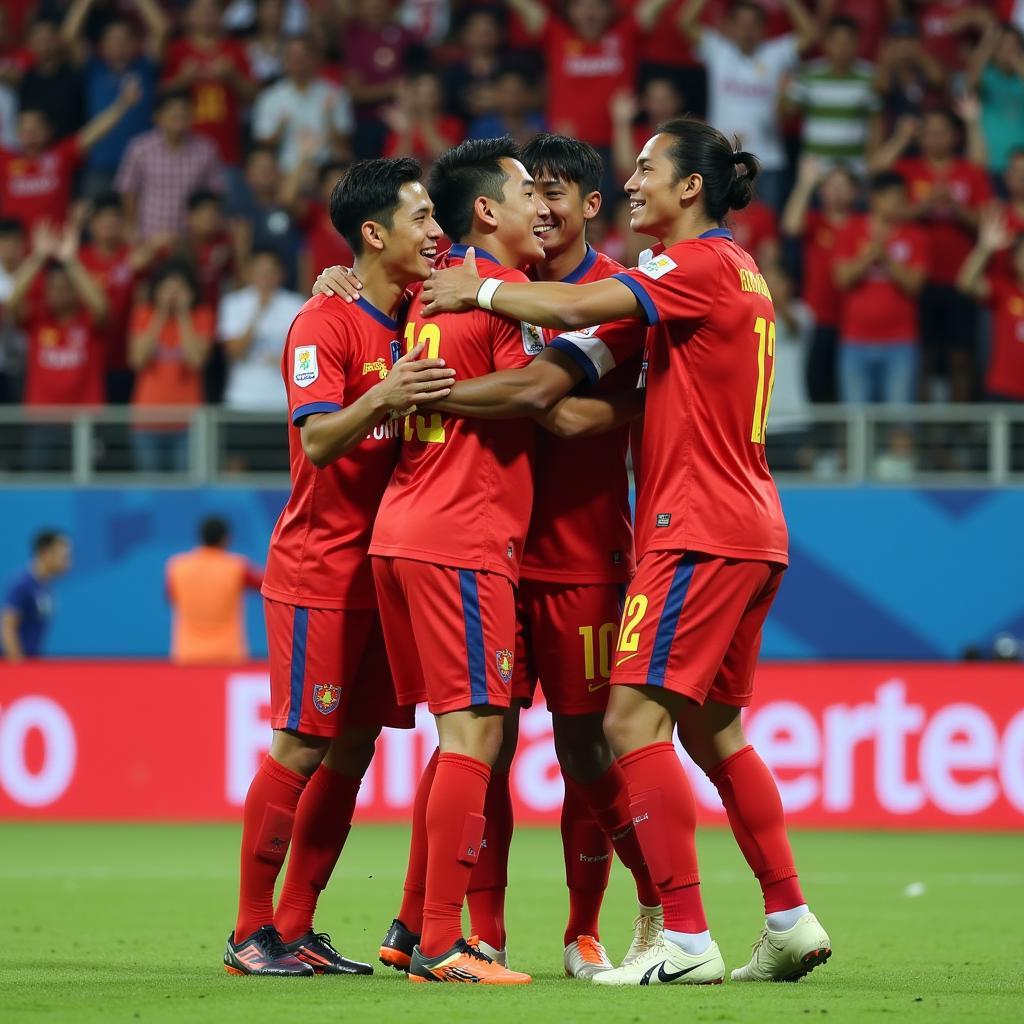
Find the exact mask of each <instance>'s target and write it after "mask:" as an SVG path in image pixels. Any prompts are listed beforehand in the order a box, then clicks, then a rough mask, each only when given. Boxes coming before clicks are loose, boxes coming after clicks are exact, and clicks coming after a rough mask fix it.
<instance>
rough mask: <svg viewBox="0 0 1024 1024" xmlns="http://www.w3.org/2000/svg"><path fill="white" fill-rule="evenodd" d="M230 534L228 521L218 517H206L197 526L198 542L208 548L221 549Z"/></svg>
mask: <svg viewBox="0 0 1024 1024" xmlns="http://www.w3.org/2000/svg"><path fill="white" fill-rule="evenodd" d="M230 533H231V527H230V526H228V521H227V520H226V519H223V518H221V517H220V516H207V517H206V518H205V519H204V520H203V521H202V522H201V523H200V524H199V540H200V541H201V542H202V543H203V544H205V545H206V547H208V548H219V547H223V546H224V543H225V542H226V541H227V539H228V534H230Z"/></svg>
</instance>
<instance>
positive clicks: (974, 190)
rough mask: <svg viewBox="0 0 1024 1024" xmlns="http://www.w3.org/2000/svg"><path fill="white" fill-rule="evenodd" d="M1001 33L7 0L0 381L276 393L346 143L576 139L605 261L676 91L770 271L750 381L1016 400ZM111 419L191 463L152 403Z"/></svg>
mask: <svg viewBox="0 0 1024 1024" xmlns="http://www.w3.org/2000/svg"><path fill="white" fill-rule="evenodd" d="M1022 29H1024V2H1022V0H989V2H987V3H972V2H970V0H817V2H816V3H814V4H813V5H805V3H804V2H802V0H757V2H753V0H739V2H730V0H639V2H625V0H623V2H621V3H619V4H618V5H616V4H615V3H614V2H613V0H567V2H565V3H562V2H556V0H547V2H544V0H504V2H500V0H498V2H493V0H492V2H490V3H484V2H475V0H464V2H459V0H450V2H449V0H395V2H391V0H360V2H358V3H357V2H354V0H231V2H229V3H221V2H220V0H39V2H33V0H9V2H7V3H5V4H4V5H3V6H2V7H0V304H2V308H3V328H2V335H0V395H2V400H3V401H6V402H23V403H25V404H26V405H31V406H50V407H53V406H62V407H63V406H73V405H77V404H97V403H102V402H110V403H129V402H130V403H132V404H133V405H135V406H137V407H139V408H153V407H159V406H163V405H169V406H189V405H196V404H199V403H202V402H207V401H209V402H222V403H223V404H224V405H225V406H226V407H227V408H229V409H237V410H255V411H267V412H273V411H276V410H283V409H284V401H285V397H284V390H283V388H282V386H281V381H280V369H279V362H280V353H281V349H282V346H283V343H284V338H285V334H286V331H287V327H288V325H289V323H290V321H291V319H292V317H293V316H294V314H295V313H296V311H297V310H298V309H299V307H300V306H301V305H302V302H303V301H304V296H306V295H308V293H309V287H310V285H311V282H312V280H313V278H314V277H315V275H316V272H317V271H318V270H319V269H320V268H322V267H324V266H327V265H330V264H336V263H346V262H347V261H349V260H350V258H351V253H350V252H349V250H348V249H347V246H346V245H345V243H344V241H343V240H342V239H341V238H340V237H339V236H338V235H337V234H336V232H335V231H334V230H333V228H332V227H331V224H330V221H329V218H328V216H327V211H326V204H325V198H326V195H327V193H329V191H330V188H331V187H332V186H333V184H334V182H335V181H336V180H337V179H338V177H339V176H340V175H341V173H342V172H343V170H344V168H345V167H346V166H347V165H348V164H349V163H350V162H351V161H352V160H353V159H357V158H361V157H371V156H377V155H382V154H383V155H410V156H414V157H416V158H418V159H420V160H421V161H422V162H423V163H424V164H426V165H429V164H430V163H431V162H432V161H433V160H434V159H435V158H436V157H437V156H438V155H439V154H440V153H442V152H443V151H444V150H445V149H446V148H448V147H449V146H450V145H452V144H453V143H455V142H458V141H459V140H461V139H462V138H464V137H481V138H483V137H493V136H499V135H504V134H510V135H512V136H513V137H514V138H515V139H516V140H517V141H520V142H525V141H526V140H528V139H529V138H530V137H532V136H533V135H535V134H536V133H537V132H540V131H545V130H548V131H553V132H557V133H562V134H567V135H571V136H573V137H576V138H580V139H585V140H587V141H589V142H591V143H592V144H593V145H594V146H596V147H597V148H598V150H599V151H600V152H601V153H602V155H603V156H604V158H605V163H606V179H605V182H604V192H605V195H606V197H609V196H610V197H612V201H606V204H605V211H606V215H605V216H604V217H602V218H601V219H600V220H599V221H598V222H596V223H595V224H594V226H593V228H592V230H591V240H592V241H593V243H594V244H595V245H596V246H597V247H598V248H600V249H602V250H603V251H605V252H607V253H608V254H609V255H611V256H612V257H614V258H616V259H619V260H621V261H622V262H624V263H627V264H632V263H633V262H635V261H636V259H637V258H638V256H639V253H640V250H641V249H642V248H643V247H644V246H645V245H647V244H649V242H648V241H647V240H644V239H641V238H636V237H632V236H630V234H629V232H628V229H627V228H626V227H625V224H626V221H627V216H626V211H625V204H624V203H621V202H618V201H617V197H618V196H620V195H621V183H622V181H624V180H625V178H626V177H627V176H628V175H629V173H630V171H631V169H632V166H633V161H634V158H635V155H636V152H637V150H638V148H639V147H640V145H641V144H642V142H643V140H644V139H645V138H646V137H647V136H648V134H649V133H650V132H651V129H652V127H653V126H654V125H656V124H657V123H658V122H660V121H662V120H663V119H666V118H668V117H671V116H673V115H676V114H678V113H680V112H684V111H689V112H692V113H693V114H695V115H696V116H700V117H706V118H707V119H708V120H709V121H710V122H711V123H713V124H714V125H715V126H716V127H718V128H720V129H721V130H722V131H724V132H726V133H727V134H729V135H733V134H735V135H737V136H739V138H740V139H741V141H742V145H743V147H744V148H745V149H748V150H751V151H753V152H754V153H756V154H757V155H758V157H759V158H760V160H761V163H762V170H763V173H762V175H761V178H760V179H759V193H760V194H759V198H758V199H757V200H756V201H755V202H754V203H753V204H752V205H751V206H750V207H748V208H747V209H746V210H743V211H741V212H739V213H736V214H734V215H733V216H731V217H730V227H731V228H732V230H733V232H734V234H735V236H736V239H737V241H738V242H740V244H741V245H743V246H744V247H745V248H747V249H748V250H749V251H750V252H751V253H752V254H754V256H755V257H756V259H757V260H758V261H759V264H760V266H761V267H762V269H763V271H764V274H765V277H766V278H767V280H768V282H769V285H770V287H771V290H772V293H773V295H774V298H775V305H776V312H777V322H778V344H779V345H780V350H781V352H782V353H784V354H785V356H784V358H782V359H780V367H781V369H780V373H779V376H778V379H777V380H776V385H775V387H776V397H775V406H776V408H778V409H779V410H780V411H781V410H783V409H790V410H793V409H799V408H800V407H801V406H803V405H804V404H805V403H806V402H808V401H811V402H830V401H837V400H840V401H849V402H861V401H899V402H903V401H916V400H935V399H944V400H953V401H972V400H978V399H986V398H996V399H1002V400H1020V399H1024V246H1022V245H1021V244H1020V233H1021V232H1024V44H1022V34H1021V33H1022ZM783 425H784V424H783ZM30 440H31V444H30V445H29V448H30V449H31V450H29V451H28V452H27V454H26V458H27V459H28V463H29V465H32V464H33V459H36V463H35V464H36V465H39V466H42V465H45V458H46V457H45V448H46V444H47V439H46V435H45V432H41V431H33V434H32V438H31V439H30ZM132 445H133V451H134V458H135V465H136V466H137V467H138V468H141V469H145V470H160V469H175V468H182V467H183V466H184V464H185V461H186V459H187V454H188V453H187V434H186V432H185V431H184V430H182V429H180V427H178V425H176V424H174V423H160V424H155V425H154V424H150V429H140V428H138V427H137V429H135V430H134V431H133V438H132ZM33 451H35V453H36V454H35V455H33ZM40 453H42V454H40Z"/></svg>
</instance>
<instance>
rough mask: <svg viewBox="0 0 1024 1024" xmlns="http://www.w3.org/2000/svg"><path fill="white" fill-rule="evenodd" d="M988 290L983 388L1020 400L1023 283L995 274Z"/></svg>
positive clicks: (1023, 351) (1023, 363)
mask: <svg viewBox="0 0 1024 1024" xmlns="http://www.w3.org/2000/svg"><path fill="white" fill-rule="evenodd" d="M989 283H990V285H991V288H992V291H991V293H990V295H989V302H990V303H991V306H992V321H993V324H992V327H993V329H992V355H991V358H990V359H989V364H988V373H987V374H986V375H985V388H986V390H987V391H988V392H990V393H991V394H993V395H998V396H1000V397H1002V398H1016V399H1024V284H1022V283H1021V282H1020V281H1019V280H1017V279H1016V278H1007V277H1002V276H998V275H995V276H993V277H991V278H990V280H989Z"/></svg>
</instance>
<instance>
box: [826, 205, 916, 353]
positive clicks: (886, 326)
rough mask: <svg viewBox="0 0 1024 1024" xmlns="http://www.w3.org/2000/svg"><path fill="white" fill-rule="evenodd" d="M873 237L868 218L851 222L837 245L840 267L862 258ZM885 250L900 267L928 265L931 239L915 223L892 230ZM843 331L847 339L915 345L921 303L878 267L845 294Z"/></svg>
mask: <svg viewBox="0 0 1024 1024" xmlns="http://www.w3.org/2000/svg"><path fill="white" fill-rule="evenodd" d="M870 237H871V230H870V222H869V220H868V218H867V217H857V218H855V219H854V220H853V221H851V222H850V224H849V225H847V227H846V228H844V229H843V231H842V233H841V234H840V236H839V238H838V240H837V241H836V250H835V261H836V263H840V262H845V261H846V260H851V259H853V258H854V257H856V256H857V255H859V254H860V251H861V250H862V249H863V248H864V245H865V243H866V242H867V241H868V239H869V238H870ZM886 249H887V250H888V253H889V258H890V259H892V260H894V261H895V262H896V263H900V264H902V265H904V266H908V267H927V266H928V239H927V238H926V236H925V234H924V232H923V231H922V230H921V229H920V228H917V227H915V226H914V225H912V224H902V225H900V227H898V228H897V229H896V230H895V231H893V232H892V233H891V234H890V235H889V239H888V241H887V242H886ZM839 333H840V335H841V337H842V338H843V340H844V341H870V342H884V341H891V342H907V341H914V340H915V339H916V338H917V335H918V323H917V299H916V298H914V296H912V295H908V294H907V293H906V292H905V291H904V290H903V289H902V288H900V287H899V286H898V285H897V284H896V282H895V281H893V279H892V278H891V277H890V276H889V273H888V271H887V270H886V269H885V267H883V266H882V264H881V263H875V264H874V265H873V266H871V267H869V268H868V271H867V273H866V274H865V275H864V276H863V277H862V278H861V279H860V280H859V281H858V282H857V283H856V284H854V285H853V287H852V288H848V289H847V290H846V291H845V292H844V293H843V296H842V304H841V307H840V312H839Z"/></svg>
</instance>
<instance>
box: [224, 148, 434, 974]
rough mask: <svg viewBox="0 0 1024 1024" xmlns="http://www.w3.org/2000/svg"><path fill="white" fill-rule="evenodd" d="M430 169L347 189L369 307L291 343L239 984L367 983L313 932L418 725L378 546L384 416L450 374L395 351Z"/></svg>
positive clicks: (334, 217) (358, 967) (386, 435)
mask: <svg viewBox="0 0 1024 1024" xmlns="http://www.w3.org/2000/svg"><path fill="white" fill-rule="evenodd" d="M419 177H420V167H419V165H418V164H417V163H416V162H415V161H413V160H370V161H364V162H362V163H357V164H355V165H353V167H352V169H351V171H350V172H349V173H348V174H347V175H346V176H345V177H344V178H343V179H342V180H341V181H339V182H338V184H337V185H336V186H335V188H334V191H333V193H332V194H331V200H330V212H331V221H332V223H333V224H334V226H335V228H336V229H337V230H338V232H339V233H340V234H342V235H343V236H344V237H345V239H346V240H347V241H348V243H349V245H351V246H352V250H353V252H354V253H355V254H356V267H357V268H358V269H359V274H360V276H361V277H362V279H363V281H364V282H365V289H364V292H363V297H362V298H361V299H360V300H359V301H358V302H357V303H354V304H352V305H348V304H346V303H344V302H342V301H341V300H339V299H336V298H330V297H328V296H323V295H318V296H316V297H315V298H313V299H311V300H310V301H309V302H307V303H306V305H305V306H303V308H302V310H301V311H300V312H299V314H298V316H297V317H296V318H295V321H294V322H293V323H292V326H291V329H290V331H289V333H288V340H287V343H286V345H285V350H284V355H283V360H282V373H283V375H284V380H285V387H286V390H287V393H288V405H289V410H290V429H289V432H288V447H289V453H290V460H291V479H292V491H291V495H290V497H289V499H288V504H287V505H286V506H285V509H284V511H283V512H282V513H281V517H280V519H279V520H278V522H277V526H276V527H275V528H274V533H273V536H272V537H271V540H270V551H269V554H268V558H267V568H266V575H265V579H264V584H263V595H264V597H265V599H266V601H265V610H266V619H267V637H268V645H269V656H270V689H271V724H272V725H273V728H274V738H273V742H272V744H271V747H270V753H269V754H268V755H267V757H266V758H265V759H264V761H263V763H262V765H261V766H260V769H259V771H258V772H257V774H256V777H255V778H254V779H253V781H252V784H251V786H250V787H249V792H248V794H247V796H246V799H245V810H244V825H243V831H242V851H241V883H240V891H239V907H238V919H237V923H236V925H235V929H234V931H233V932H232V934H231V935H230V936H229V938H228V941H227V947H226V949H225V952H224V966H225V969H226V970H227V971H228V972H229V973H232V974H258V975H290V976H299V975H310V974H313V973H318V974H371V973H372V968H371V967H370V966H369V964H363V963H359V962H357V961H353V960H348V959H346V958H345V957H343V956H342V955H341V954H340V953H339V952H338V951H337V950H335V949H334V947H333V946H332V945H331V942H330V939H329V937H328V936H327V935H325V934H322V933H321V934H317V933H316V932H315V931H314V930H313V914H314V911H315V909H316V902H317V898H318V896H319V894H320V892H321V891H322V890H323V889H324V888H325V886H326V885H327V882H328V879H329V878H330V875H331V872H332V871H333V869H334V865H335V863H336V862H337V860H338V857H339V855H340V854H341V850H342V847H343V846H344V843H345V839H346V838H347V836H348V832H349V828H350V823H351V820H352V811H353V809H354V807H355V802H356V795H357V793H358V791H359V783H360V780H361V779H362V777H363V774H364V772H365V771H366V768H367V767H368V766H369V763H370V760H371V758H372V757H373V751H374V742H375V740H376V737H377V735H378V733H379V732H380V730H381V727H382V726H395V727H400V728H409V727H411V726H412V725H413V716H412V714H411V711H410V709H405V708H399V707H398V705H397V704H396V702H395V695H394V688H393V685H392V682H391V677H390V674H389V672H388V667H387V658H386V654H385V651H384V645H383V639H382V636H381V631H380V622H379V618H378V613H377V608H376V596H375V594H374V588H373V577H372V574H371V571H370V562H369V559H368V557H367V546H368V544H369V541H370V529H371V526H372V523H373V515H374V512H375V511H376V508H377V505H378V503H379V501H380V498H381V495H382V494H383V492H384V487H385V485H386V484H387V482H388V479H389V477H390V476H391V471H392V469H393V467H394V465H395V460H396V458H397V454H398V429H397V428H396V421H394V420H389V418H388V417H389V414H391V413H395V412H397V411H399V410H404V409H408V408H409V407H410V406H416V405H419V404H423V403H428V402H430V401H432V400H434V399H437V398H440V397H442V396H443V395H445V394H447V392H448V388H449V385H450V380H451V377H452V371H451V370H448V369H445V368H444V364H443V363H442V362H441V361H440V360H438V359H436V358H434V359H423V360H420V359H418V356H419V355H420V353H421V352H422V346H419V345H417V346H415V347H413V348H412V350H411V351H410V352H409V353H408V354H407V355H406V356H404V357H403V358H401V359H399V360H398V361H397V362H395V361H394V358H393V345H395V341H394V339H395V332H396V329H397V321H396V319H395V318H396V317H397V316H399V315H400V304H401V302H402V299H403V293H404V291H405V289H406V287H407V286H408V285H409V284H410V283H412V282H414V281H420V280H422V279H423V278H425V277H426V276H427V275H428V274H429V273H430V269H431V266H432V264H433V260H434V257H435V255H436V247H437V241H438V239H439V238H440V237H441V229H440V228H439V227H438V225H437V222H436V221H435V220H434V217H433V205H432V203H431V201H430V197H429V196H428V195H427V192H426V189H424V187H423V186H422V185H421V184H420V182H419ZM289 845H291V848H292V850H291V858H290V860H289V863H288V871H287V874H286V875H285V880H284V887H283V889H282V891H281V897H280V901H279V903H278V907H277V911H276V913H275V911H274V907H273V899H274V883H275V882H276V880H277V876H278V874H279V872H280V870H281V865H282V863H283V862H284V859H285V855H286V853H287V852H288V848H289Z"/></svg>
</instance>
